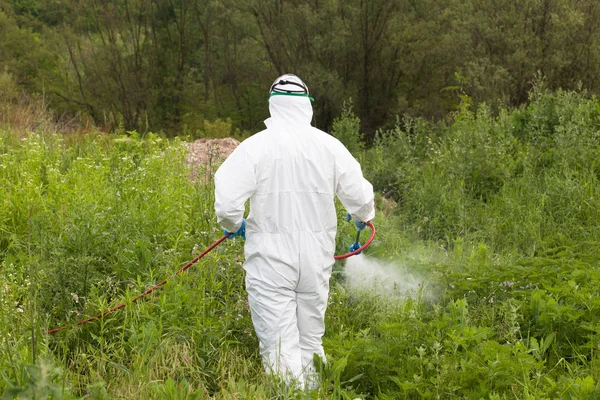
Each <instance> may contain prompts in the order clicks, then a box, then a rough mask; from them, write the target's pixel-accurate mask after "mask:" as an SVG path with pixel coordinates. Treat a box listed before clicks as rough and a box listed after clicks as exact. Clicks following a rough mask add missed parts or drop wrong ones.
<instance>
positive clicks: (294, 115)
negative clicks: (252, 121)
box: [265, 96, 313, 128]
mask: <svg viewBox="0 0 600 400" xmlns="http://www.w3.org/2000/svg"><path fill="white" fill-rule="evenodd" d="M269 112H270V114H271V118H268V119H267V120H265V125H266V126H267V128H272V127H275V126H282V125H283V126H286V127H288V128H289V127H305V126H309V125H310V122H311V121H312V117H313V109H312V104H311V103H310V99H309V98H308V97H295V96H273V97H271V98H270V99H269Z"/></svg>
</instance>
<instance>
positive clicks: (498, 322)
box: [0, 85, 600, 399]
mask: <svg viewBox="0 0 600 400" xmlns="http://www.w3.org/2000/svg"><path fill="white" fill-rule="evenodd" d="M531 99H532V100H531V101H530V102H529V103H528V104H527V105H524V106H522V107H520V108H518V109H512V110H501V112H500V113H499V115H497V116H495V115H494V114H493V113H492V112H491V111H490V110H489V108H487V107H486V106H480V107H478V108H477V109H476V111H473V109H472V106H471V104H470V99H469V98H467V97H464V98H463V102H462V104H461V108H460V110H459V111H458V112H456V113H455V114H453V115H451V116H449V117H447V118H446V119H445V120H444V121H442V122H439V123H435V124H434V123H431V122H427V121H425V120H422V119H415V118H410V117H407V118H405V119H402V120H398V121H397V124H396V126H395V127H394V128H392V129H389V130H382V131H379V132H378V133H377V135H376V139H375V143H374V145H373V146H372V147H369V148H365V147H363V146H362V145H360V144H356V138H357V137H359V136H360V120H359V118H358V117H356V116H354V114H353V112H352V108H351V105H350V104H347V106H346V109H345V111H344V113H343V114H342V115H341V116H340V117H339V118H338V119H336V121H335V123H334V125H333V127H334V134H335V135H336V136H338V137H340V138H341V139H342V140H343V141H346V142H347V143H348V145H349V147H350V148H351V149H352V151H353V152H355V155H356V156H357V157H358V158H359V159H360V160H361V162H362V164H363V167H364V170H365V173H366V175H367V177H368V178H369V179H370V180H371V181H372V182H373V183H374V184H375V186H376V188H377V190H378V191H379V192H380V193H382V194H383V195H384V196H381V195H379V196H378V201H377V202H378V209H379V213H378V217H377V219H376V220H375V224H376V226H377V227H378V228H379V236H378V240H377V242H376V243H375V244H374V245H373V246H372V247H371V248H370V250H369V251H368V252H367V256H368V257H371V258H376V259H379V260H382V261H393V262H394V263H396V264H397V265H398V267H399V268H404V269H406V270H407V271H408V272H409V273H410V274H413V275H415V276H419V277H422V278H423V279H424V282H425V286H424V287H423V289H422V291H421V292H420V293H419V295H418V296H415V297H413V298H407V299H404V300H402V299H394V298H389V297H388V296H381V295H378V294H377V293H357V292H355V291H352V290H350V289H349V288H348V286H347V285H346V282H345V278H344V274H343V264H339V265H336V270H335V274H334V278H333V279H332V291H331V297H330V302H329V308H328V311H327V321H326V326H327V332H326V336H325V350H326V352H327V354H328V364H327V366H323V367H322V368H321V379H322V385H321V389H320V391H319V392H318V393H309V394H305V393H294V392H293V391H292V390H290V389H286V388H285V387H283V386H281V385H279V384H278V383H277V382H274V381H273V380H272V379H271V378H270V377H268V376H266V375H264V373H263V372H262V366H261V363H260V360H259V356H258V348H257V347H258V346H257V341H256V338H255V336H254V333H253V329H252V324H251V321H250V316H249V310H248V306H247V303H246V300H245V298H246V296H245V291H244V288H243V271H242V269H241V261H242V246H241V243H240V241H228V242H226V244H224V245H221V246H220V247H219V248H217V249H216V250H215V251H213V252H212V253H210V254H209V256H207V258H206V259H203V260H202V261H201V262H200V263H199V264H198V265H197V266H195V267H193V268H192V269H190V270H189V271H188V272H187V273H186V274H183V275H181V276H178V277H174V278H172V280H171V281H170V282H169V283H168V284H167V285H166V286H165V287H164V288H163V289H162V290H161V291H160V292H159V293H158V294H157V295H156V296H154V297H152V298H149V299H147V300H145V301H141V302H136V303H133V304H129V305H128V306H127V307H126V308H125V309H123V310H120V311H118V312H116V313H114V314H110V315H108V316H106V317H105V318H103V319H102V320H100V321H95V322H93V323H90V324H87V325H84V326H81V327H70V328H68V329H67V330H65V331H62V332H59V333H56V334H55V335H53V336H47V335H45V334H44V332H45V331H46V330H47V329H49V328H53V327H55V326H63V325H65V324H68V323H73V322H75V321H77V320H80V319H82V318H84V317H86V316H89V315H94V314H97V313H98V312H100V311H101V310H104V309H106V308H107V307H109V306H113V305H115V304H118V303H120V302H121V301H130V300H131V299H132V298H133V297H134V296H135V295H137V293H139V292H140V291H142V290H143V289H144V288H146V287H148V286H150V285H151V284H153V283H156V282H157V281H159V280H162V279H163V278H164V277H166V276H170V275H171V274H172V273H173V271H174V270H176V269H177V267H178V266H181V265H182V264H183V263H184V262H185V261H187V260H189V259H191V258H193V256H195V255H196V254H197V253H198V252H199V251H200V250H202V249H203V248H205V247H206V246H207V245H208V244H210V243H212V242H213V241H214V240H215V239H217V238H218V237H219V236H220V230H219V229H218V227H217V224H216V221H215V218H214V216H213V211H212V202H213V197H212V196H213V194H212V190H213V188H212V186H211V181H210V179H208V180H206V181H203V180H198V181H192V180H190V179H189V176H188V173H189V171H188V169H187V167H186V166H185V163H184V154H185V148H184V146H182V142H180V141H179V140H168V141H167V140H164V139H161V138H160V137H157V136H154V135H146V136H145V137H143V138H140V137H137V136H136V135H133V137H114V136H112V137H111V136H107V135H102V134H97V135H86V136H73V135H64V136H61V135H56V134H46V133H44V131H43V130H42V129H40V130H39V132H38V133H37V134H28V135H17V134H15V133H14V132H10V131H4V132H2V133H1V134H0V187H2V192H1V194H0V196H1V197H0V274H1V282H2V283H1V286H0V318H1V320H0V321H1V322H0V338H1V339H0V393H2V392H3V393H4V396H5V397H4V398H8V399H10V398H13V396H21V397H22V398H47V397H50V398H56V399H60V398H65V399H67V398H77V397H83V396H85V397H88V398H93V399H106V398H134V399H137V398H140V399H141V398H177V399H188V398H215V399H239V398H243V399H268V398H273V399H304V398H319V399H322V398H332V399H337V398H345V399H355V398H378V399H402V398H410V399H448V398H468V399H480V398H481V399H514V398H518V399H554V398H557V399H596V398H598V397H599V396H600V352H599V349H600V347H599V346H600V296H598V288H599V287H600V271H599V270H598V268H599V266H600V251H599V250H598V249H599V245H600V224H599V222H598V221H600V184H599V182H598V179H599V178H600V164H598V159H599V155H600V154H598V153H599V152H600V103H599V102H598V101H597V99H595V98H589V97H588V96H587V95H586V94H585V93H580V92H562V91H561V92H557V93H551V92H548V91H547V90H545V89H544V88H543V87H542V86H541V85H538V86H537V87H536V90H535V91H534V92H532V94H531ZM338 211H339V217H340V220H342V217H343V215H344V210H343V209H341V208H339V209H338ZM352 234H353V229H352V226H351V224H343V223H341V222H340V234H339V237H338V241H339V251H340V252H341V251H343V249H345V248H347V247H348V245H349V243H350V242H351V241H352Z"/></svg>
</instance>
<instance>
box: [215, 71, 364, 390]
mask: <svg viewBox="0 0 600 400" xmlns="http://www.w3.org/2000/svg"><path fill="white" fill-rule="evenodd" d="M297 79H299V78H297ZM269 111H270V114H271V118H269V119H267V120H266V121H265V125H266V126H267V129H265V130H263V131H261V132H259V133H257V134H255V135H253V136H251V137H250V138H248V139H246V140H244V141H243V142H242V143H241V144H240V145H239V146H238V147H237V148H236V149H235V150H234V152H233V153H232V154H231V155H230V156H229V157H228V158H227V160H225V162H224V163H223V164H222V165H221V167H220V168H219V169H218V171H217V172H216V174H215V210H216V214H217V219H218V222H219V224H220V225H221V226H222V227H223V228H225V229H226V230H227V231H229V232H236V231H237V230H238V229H239V228H240V226H241V224H242V218H243V214H244V204H245V202H246V201H247V200H248V199H250V213H249V216H248V218H247V221H246V236H247V240H246V243H245V251H244V255H245V258H246V261H245V263H244V269H245V270H246V290H247V292H248V300H249V305H250V310H251V314H252V322H253V324H254V328H255V330H256V334H257V336H258V339H259V343H260V352H261V355H262V358H263V363H264V365H265V368H266V369H267V371H268V372H274V373H277V374H279V375H282V376H283V377H284V378H285V379H286V380H287V381H292V380H293V381H295V382H296V383H297V384H299V385H300V386H303V385H304V384H305V383H306V382H307V380H312V378H313V376H312V373H313V371H314V366H313V355H314V354H318V355H320V356H321V357H322V358H323V359H325V354H324V352H323V346H322V341H321V339H322V336H323V334H324V333H325V324H324V319H325V309H326V307H327V298H328V293H329V278H330V277H331V270H332V266H333V263H334V258H333V256H334V250H335V236H336V230H337V216H336V210H335V206H334V195H337V196H338V197H339V199H340V201H341V202H342V204H343V205H344V207H345V208H346V210H347V211H348V212H349V213H350V214H351V215H352V216H353V217H354V218H355V219H356V220H358V221H364V222H366V221H370V220H371V219H373V217H374V214H375V211H374V204H373V187H372V185H371V184H370V183H369V182H368V181H367V180H366V179H364V178H363V175H362V171H361V168H360V165H359V163H358V162H357V161H356V160H355V159H354V157H352V155H351V154H350V152H349V151H348V150H347V149H346V148H345V147H344V146H343V145H342V143H341V142H339V141H338V140H337V139H335V138H334V137H332V136H330V135H328V134H327V133H325V132H323V131H320V130H318V129H316V128H314V127H312V126H311V125H310V122H311V120H312V105H311V103H310V100H309V98H308V97H295V96H274V97H271V99H270V105H269ZM313 384H314V382H313V383H311V385H313Z"/></svg>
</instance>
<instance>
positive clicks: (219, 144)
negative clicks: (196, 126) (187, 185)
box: [186, 138, 240, 181]
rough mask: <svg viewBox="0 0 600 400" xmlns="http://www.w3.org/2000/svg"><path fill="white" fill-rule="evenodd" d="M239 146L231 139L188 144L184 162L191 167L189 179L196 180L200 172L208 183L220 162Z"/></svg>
mask: <svg viewBox="0 0 600 400" xmlns="http://www.w3.org/2000/svg"><path fill="white" fill-rule="evenodd" d="M239 144H240V142H239V141H237V140H235V139H233V138H224V139H198V140H196V141H194V142H192V143H189V144H188V148H189V153H188V155H187V157H186V162H187V164H188V165H189V166H190V167H192V172H191V178H192V179H197V178H198V174H199V173H200V171H202V175H203V176H204V179H205V180H206V181H209V180H210V179H211V176H212V175H213V173H214V171H215V170H216V168H217V167H218V166H219V165H220V164H221V161H223V160H224V159H225V158H227V157H228V156H229V155H230V154H231V153H232V152H233V150H235V148H236V147H237V146H238V145H239Z"/></svg>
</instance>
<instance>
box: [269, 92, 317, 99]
mask: <svg viewBox="0 0 600 400" xmlns="http://www.w3.org/2000/svg"><path fill="white" fill-rule="evenodd" d="M273 96H294V97H308V98H309V100H310V101H315V99H313V98H312V97H310V96H309V95H307V94H304V93H283V92H273V93H271V95H270V96H269V100H271V97H273Z"/></svg>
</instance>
